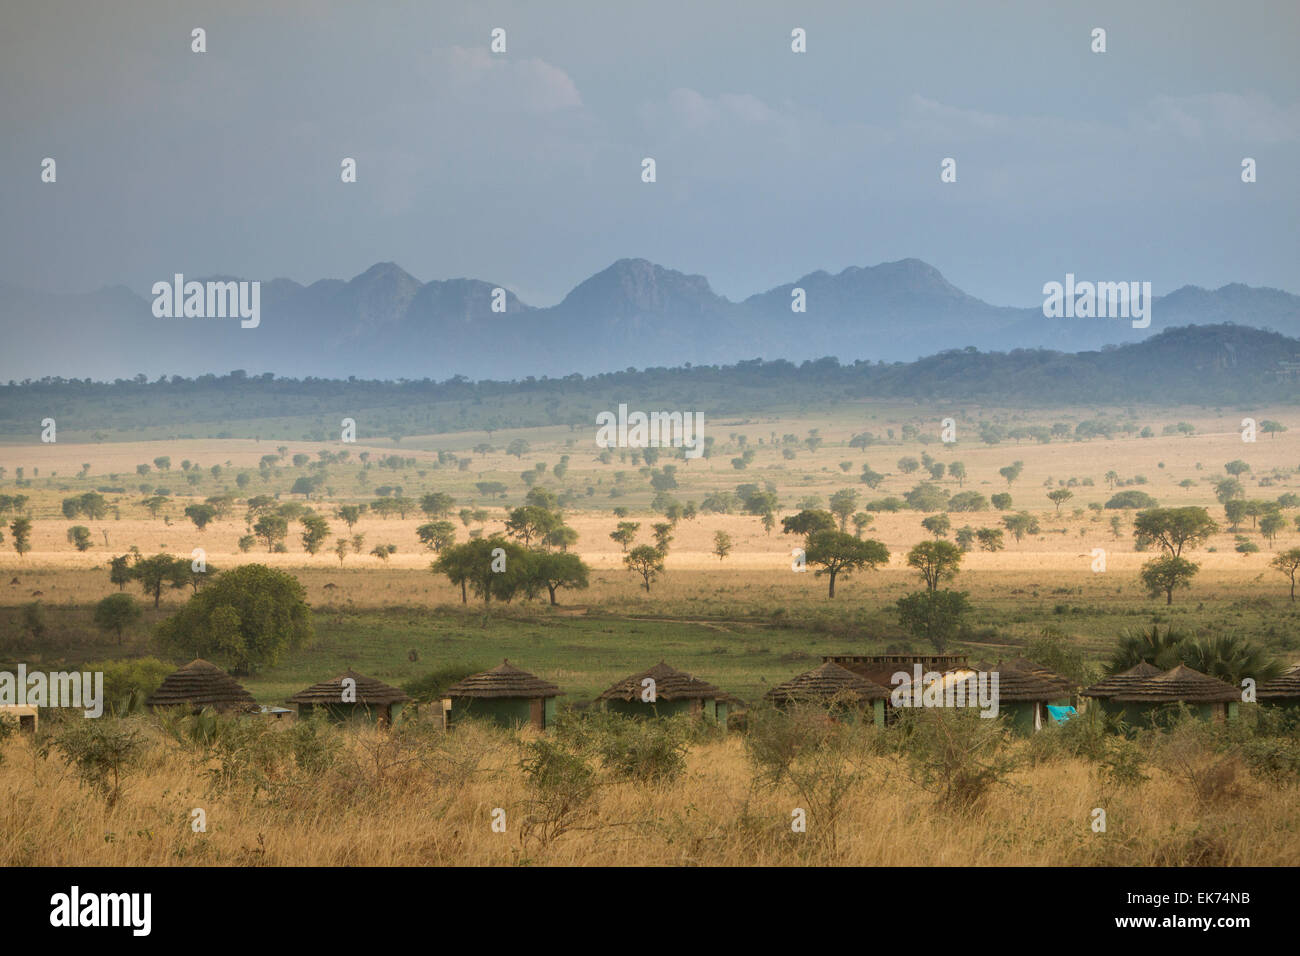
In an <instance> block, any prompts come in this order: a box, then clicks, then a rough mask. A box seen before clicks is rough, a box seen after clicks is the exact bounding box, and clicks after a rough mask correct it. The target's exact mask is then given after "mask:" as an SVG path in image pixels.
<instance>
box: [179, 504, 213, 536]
mask: <svg viewBox="0 0 1300 956" xmlns="http://www.w3.org/2000/svg"><path fill="white" fill-rule="evenodd" d="M216 516H217V509H216V508H214V507H212V505H189V506H188V507H187V508H186V509H185V517H187V518H189V519H190V520H191V521H193V522H194V527H196V528H198V529H199V530H200V531H202V530H203V529H204V528H206V527H207V526H208V523H209V522H210V521H211V520H212V519H213V518H215V517H216Z"/></svg>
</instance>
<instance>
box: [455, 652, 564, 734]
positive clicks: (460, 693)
mask: <svg viewBox="0 0 1300 956" xmlns="http://www.w3.org/2000/svg"><path fill="white" fill-rule="evenodd" d="M446 693H447V698H448V699H449V700H450V701H451V705H450V707H448V708H447V719H448V722H449V723H450V721H451V716H452V713H451V712H452V711H453V710H455V711H458V712H459V714H460V715H463V716H467V717H482V718H484V719H486V720H491V721H494V722H496V723H498V724H502V725H504V726H507V727H513V726H518V725H520V724H525V723H529V724H532V725H533V726H534V727H536V728H537V729H538V730H544V729H545V728H546V727H547V726H548V725H549V724H551V723H552V722H553V721H554V720H555V698H556V697H558V696H559V695H560V688H559V686H558V685H556V684H552V683H551V682H550V681H546V680H542V679H541V678H540V677H538V676H536V675H535V674H530V673H528V671H526V670H521V669H520V668H518V667H515V666H514V665H513V664H511V663H510V661H508V660H505V661H502V662H501V663H500V664H498V665H497V666H496V667H494V668H492V669H491V670H486V671H482V672H480V673H478V674H472V675H471V676H469V677H466V678H465V679H464V680H459V681H457V682H456V683H454V684H452V685H451V686H450V687H449V688H447V692H446Z"/></svg>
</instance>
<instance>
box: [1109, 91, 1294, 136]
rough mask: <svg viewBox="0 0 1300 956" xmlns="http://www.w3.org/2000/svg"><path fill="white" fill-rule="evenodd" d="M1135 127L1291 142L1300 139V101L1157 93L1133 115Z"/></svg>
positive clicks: (1249, 95) (1258, 96)
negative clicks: (1285, 102) (1282, 103)
mask: <svg viewBox="0 0 1300 956" xmlns="http://www.w3.org/2000/svg"><path fill="white" fill-rule="evenodd" d="M1132 124H1133V126H1134V127H1135V128H1137V129H1140V130H1142V131H1144V132H1147V133H1150V134H1153V135H1163V136H1178V137H1181V138H1183V139H1187V140H1194V141H1197V142H1206V141H1213V140H1220V141H1235V142H1240V143H1241V144H1242V145H1243V146H1245V145H1249V144H1252V143H1255V144H1272V143H1290V142H1295V141H1296V140H1297V139H1300V104H1292V105H1290V106H1279V105H1278V104H1277V103H1275V102H1273V101H1272V100H1271V99H1269V98H1268V97H1266V96H1263V95H1261V94H1259V93H1247V94H1237V93H1222V92H1220V93H1198V94H1195V95H1192V96H1164V95H1161V96H1154V97H1152V98H1151V99H1149V100H1148V101H1147V103H1146V105H1145V108H1144V110H1143V111H1142V112H1141V113H1138V114H1137V115H1135V116H1134V117H1133V118H1132Z"/></svg>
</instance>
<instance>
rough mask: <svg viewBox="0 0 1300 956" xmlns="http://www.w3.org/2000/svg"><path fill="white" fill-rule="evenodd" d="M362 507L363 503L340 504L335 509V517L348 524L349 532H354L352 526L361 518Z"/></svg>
mask: <svg viewBox="0 0 1300 956" xmlns="http://www.w3.org/2000/svg"><path fill="white" fill-rule="evenodd" d="M361 507H362V506H361V505H340V506H339V507H338V508H336V509H335V510H334V517H336V518H338V519H339V520H340V521H342V522H343V523H344V524H345V525H347V526H348V534H351V533H352V526H353V525H355V524H356V523H357V522H358V521H360V520H361Z"/></svg>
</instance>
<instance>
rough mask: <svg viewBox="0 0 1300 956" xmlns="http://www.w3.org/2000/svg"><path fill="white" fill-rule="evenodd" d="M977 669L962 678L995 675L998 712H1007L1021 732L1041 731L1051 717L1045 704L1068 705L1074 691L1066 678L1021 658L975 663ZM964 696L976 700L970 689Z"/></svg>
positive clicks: (969, 678)
mask: <svg viewBox="0 0 1300 956" xmlns="http://www.w3.org/2000/svg"><path fill="white" fill-rule="evenodd" d="M976 670H977V671H978V673H977V674H972V675H970V676H968V677H966V678H964V679H965V680H966V681H976V680H979V679H980V676H979V675H980V674H993V673H996V674H997V675H998V695H997V697H998V712H999V713H1003V714H1006V715H1007V717H1008V720H1009V721H1010V723H1011V727H1012V729H1014V730H1016V731H1018V732H1020V733H1033V732H1034V731H1038V730H1042V729H1043V723H1044V718H1045V717H1047V719H1049V720H1050V719H1051V718H1050V717H1049V716H1048V712H1047V706H1048V705H1049V704H1050V705H1052V706H1055V707H1068V706H1069V704H1070V699H1071V697H1072V696H1073V694H1074V685H1073V684H1071V683H1070V681H1069V680H1068V679H1067V678H1065V677H1062V676H1061V675H1060V674H1057V673H1056V672H1055V671H1052V670H1050V669H1048V668H1046V667H1044V666H1042V665H1041V664H1037V663H1035V662H1034V661H1031V660H1029V659H1027V658H1024V657H1017V658H1014V659H1012V660H1009V661H998V662H997V663H996V664H978V665H976ZM971 686H973V685H971ZM989 686H990V691H991V688H992V685H991V684H990V685H989ZM966 696H967V700H971V699H975V694H973V693H972V692H971V691H970V690H968V691H967V695H966Z"/></svg>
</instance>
